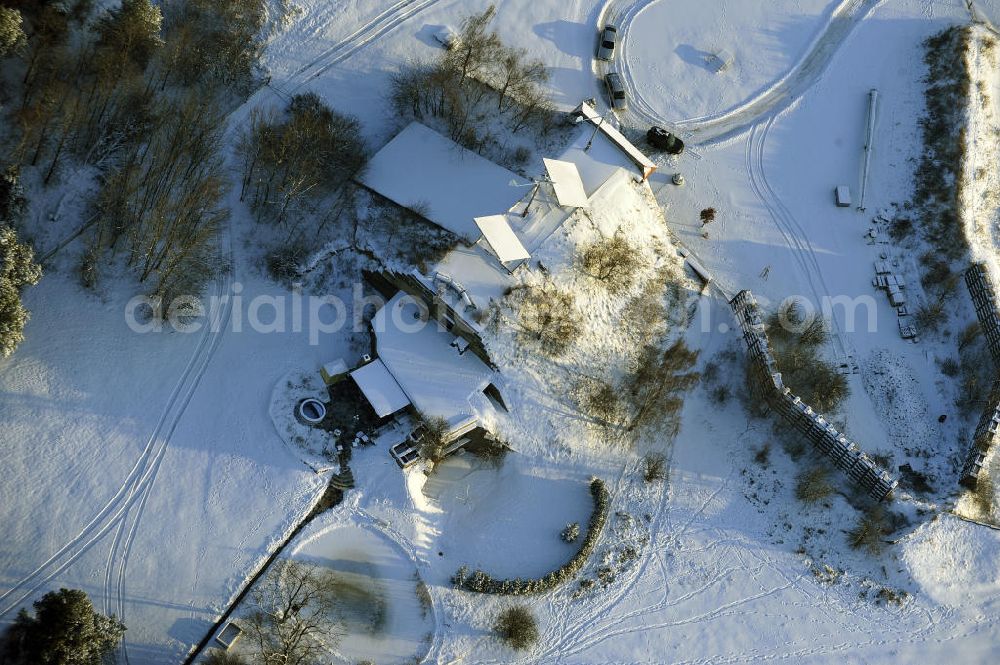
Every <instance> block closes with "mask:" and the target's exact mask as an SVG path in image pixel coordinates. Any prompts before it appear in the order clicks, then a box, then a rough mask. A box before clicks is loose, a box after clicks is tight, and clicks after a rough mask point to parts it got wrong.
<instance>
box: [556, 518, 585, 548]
mask: <svg viewBox="0 0 1000 665" xmlns="http://www.w3.org/2000/svg"><path fill="white" fill-rule="evenodd" d="M559 537H560V538H562V539H563V542H567V543H575V542H576V539H577V538H579V537H580V523H579V522H571V523H569V524H567V525H566V528H564V529H563V530H562V533H560V534H559Z"/></svg>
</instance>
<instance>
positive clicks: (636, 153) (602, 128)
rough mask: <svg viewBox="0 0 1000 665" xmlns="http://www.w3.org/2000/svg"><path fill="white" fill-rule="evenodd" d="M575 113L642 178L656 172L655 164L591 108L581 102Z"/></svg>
mask: <svg viewBox="0 0 1000 665" xmlns="http://www.w3.org/2000/svg"><path fill="white" fill-rule="evenodd" d="M577 111H579V113H580V114H581V115H582V116H583V117H584V118H586V119H587V120H588V121H589V122H590V124H591V125H593V126H594V128H595V130H596V132H595V133H596V134H598V135H603V136H605V137H607V139H608V140H609V141H611V143H612V144H614V145H615V147H617V148H618V149H619V150H621V151H622V153H623V154H625V155H626V156H627V157H628V158H629V160H631V161H632V163H633V164H634V165H635V166H638V167H639V170H640V171H641V172H642V177H643V178H648V177H649V175H650V174H651V173H652V172H653V171H655V170H656V163H655V162H653V160H651V159H650V158H649V157H647V156H646V155H645V154H643V152H642V151H641V150H639V149H638V148H636V147H635V146H634V145H633V144H632V142H631V141H629V140H628V139H627V138H625V135H624V134H622V133H621V132H620V131H618V129H617V128H616V127H615V126H614V124H613V123H612V122H610V121H608V120H602V118H603V116H602V115H601V114H600V113H598V112H597V111H595V110H594V107H593V106H591V105H590V104H588V103H587V102H583V103H582V104H580V106H578V107H577ZM592 131H594V130H592Z"/></svg>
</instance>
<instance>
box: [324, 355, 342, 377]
mask: <svg viewBox="0 0 1000 665" xmlns="http://www.w3.org/2000/svg"><path fill="white" fill-rule="evenodd" d="M347 369H348V368H347V363H345V362H344V359H343V358H337V359H336V360H331V361H330V362H328V363H326V364H325V365H323V371H324V372H326V373H327V375H328V376H339V375H341V374H344V373H345V372H347Z"/></svg>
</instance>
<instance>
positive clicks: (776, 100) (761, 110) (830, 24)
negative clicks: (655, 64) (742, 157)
mask: <svg viewBox="0 0 1000 665" xmlns="http://www.w3.org/2000/svg"><path fill="white" fill-rule="evenodd" d="M660 1H661V0H640V1H639V2H634V3H631V4H630V5H628V6H626V7H624V8H619V7H618V3H617V2H609V3H608V4H607V5H606V6H605V9H604V11H602V12H601V16H602V17H604V16H609V17H612V16H613V17H615V18H616V20H617V21H618V22H619V24H618V34H619V39H620V43H619V52H618V54H617V56H616V58H615V61H616V63H617V65H616V66H617V70H618V71H619V72H620V73H621V75H622V78H623V80H624V81H625V87H626V89H627V92H628V96H629V102H630V110H629V111H628V116H630V117H632V118H635V119H637V120H639V121H640V122H639V123H636V124H641V123H645V124H653V125H660V126H663V127H666V128H667V129H670V130H671V131H673V132H674V133H676V134H678V135H679V136H681V137H683V138H684V139H685V140H686V141H688V142H689V143H692V144H695V145H698V144H706V143H712V142H715V141H719V140H724V139H726V138H730V137H732V136H735V135H736V134H739V133H740V132H742V131H744V130H745V129H746V128H747V127H749V126H751V125H753V124H754V123H756V122H757V121H758V120H760V119H761V118H763V117H765V116H767V115H768V114H773V113H776V112H777V111H780V110H781V109H783V108H784V107H786V106H787V105H788V104H790V103H791V102H792V101H794V100H795V99H797V98H798V97H799V96H801V95H802V94H803V93H804V92H805V91H806V90H808V89H809V88H810V87H811V86H812V85H813V83H815V82H816V81H817V80H818V79H819V77H820V75H821V74H822V73H823V71H824V70H825V69H826V67H827V65H828V64H829V63H830V62H831V61H832V60H833V57H834V55H835V54H836V53H837V51H838V50H839V49H840V46H841V45H842V44H843V43H844V41H845V40H846V39H847V37H848V36H849V35H850V33H851V31H852V30H853V29H854V27H855V26H857V25H858V24H859V23H860V22H861V21H862V20H864V19H865V17H867V16H868V15H869V14H870V13H871V11H872V10H873V9H875V7H877V6H878V5H879V4H881V2H883V0H842V2H841V3H840V4H839V5H838V6H837V8H836V9H834V10H833V12H832V14H831V16H830V19H829V21H827V24H826V26H825V27H824V29H823V31H822V33H820V35H819V36H817V37H816V39H814V40H813V42H812V44H811V45H810V46H809V47H808V50H807V51H806V53H805V55H804V56H803V57H802V58H800V59H799V61H798V62H797V63H796V64H795V65H794V66H792V68H791V69H790V70H789V71H788V73H786V74H785V75H784V76H783V77H782V78H780V79H779V80H778V81H777V82H776V83H774V85H771V86H769V87H768V88H767V89H765V90H763V91H761V92H760V93H758V94H756V95H755V96H753V97H751V98H750V99H748V100H746V101H745V102H743V103H742V104H740V105H739V106H737V107H736V108H732V109H729V110H727V111H723V112H722V113H718V114H714V115H706V116H700V117H693V118H687V119H683V120H671V119H669V118H666V117H664V115H663V114H662V113H661V112H660V111H659V110H658V109H657V108H656V106H655V104H653V103H652V102H650V101H649V100H647V99H646V98H645V97H644V96H643V94H642V90H641V89H640V88H639V86H637V85H636V82H635V79H634V77H633V75H632V71H631V67H630V63H629V57H628V54H629V48H630V41H629V38H628V32H629V28H630V27H631V25H632V24H633V23H634V21H635V20H636V18H637V17H638V16H639V15H640V14H641V13H642V12H643V10H645V9H646V8H647V7H649V6H651V5H652V4H654V3H656V2H660Z"/></svg>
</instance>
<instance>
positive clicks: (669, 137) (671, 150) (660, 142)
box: [646, 127, 684, 155]
mask: <svg viewBox="0 0 1000 665" xmlns="http://www.w3.org/2000/svg"><path fill="white" fill-rule="evenodd" d="M646 141H647V142H648V143H649V145H651V146H653V147H654V148H659V149H660V150H663V151H664V152H666V153H667V154H669V155H679V154H681V153H682V152H684V141H682V140H680V139H679V138H677V137H676V136H674V135H673V134H671V133H670V132H668V131H667V130H665V129H664V128H663V127H650V128H649V131H648V132H646Z"/></svg>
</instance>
